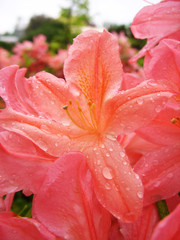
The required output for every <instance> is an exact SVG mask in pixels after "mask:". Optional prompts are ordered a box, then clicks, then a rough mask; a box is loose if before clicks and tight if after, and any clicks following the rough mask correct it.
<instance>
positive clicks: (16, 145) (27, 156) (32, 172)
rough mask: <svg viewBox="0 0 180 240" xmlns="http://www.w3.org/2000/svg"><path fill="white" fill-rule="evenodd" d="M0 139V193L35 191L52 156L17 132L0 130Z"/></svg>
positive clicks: (52, 159) (49, 164) (50, 162)
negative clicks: (22, 190)
mask: <svg viewBox="0 0 180 240" xmlns="http://www.w3.org/2000/svg"><path fill="white" fill-rule="evenodd" d="M0 139H1V147H0V154H1V158H0V165H1V168H0V175H1V181H0V186H1V191H0V194H1V195H4V194H7V193H11V192H14V191H18V190H21V189H25V190H29V191H32V192H33V193H36V192H37V191H38V190H39V187H40V185H41V184H42V181H43V179H44V176H45V174H46V171H47V169H48V168H49V167H50V166H51V164H52V161H54V158H53V157H50V156H48V155H47V154H45V153H42V152H41V151H39V150H38V148H37V147H35V146H33V144H32V142H30V141H29V140H27V139H24V138H23V137H21V136H18V135H17V134H13V133H8V132H1V133H0ZM8 142H9V145H8V144H7V143H8Z"/></svg>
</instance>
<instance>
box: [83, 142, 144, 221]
mask: <svg viewBox="0 0 180 240" xmlns="http://www.w3.org/2000/svg"><path fill="white" fill-rule="evenodd" d="M84 152H85V153H87V156H88V158H87V161H88V166H89V168H90V170H91V173H92V176H93V180H94V189H95V193H96V195H97V198H98V200H99V201H100V203H101V204H102V205H103V206H104V207H105V208H106V209H108V210H109V211H110V212H111V213H112V214H113V215H114V216H115V217H117V218H120V219H121V220H122V221H125V222H132V221H135V220H137V219H138V217H139V216H140V214H141V210H142V203H143V186H142V183H141V180H140V179H139V176H138V175H137V174H135V173H134V171H133V169H132V168H131V166H130V164H129V161H128V158H127V156H126V154H125V152H124V150H123V149H122V147H121V146H120V144H119V143H118V142H117V141H112V140H109V139H105V140H104V141H102V142H99V143H97V144H96V145H94V147H89V148H87V149H85V150H84Z"/></svg>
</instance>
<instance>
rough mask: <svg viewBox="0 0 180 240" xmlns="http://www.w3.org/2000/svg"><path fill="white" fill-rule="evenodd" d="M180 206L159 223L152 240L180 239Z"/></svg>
mask: <svg viewBox="0 0 180 240" xmlns="http://www.w3.org/2000/svg"><path fill="white" fill-rule="evenodd" d="M179 219H180V205H178V206H177V208H176V209H175V210H174V211H173V212H172V213H171V214H170V215H168V216H167V217H165V218H164V219H163V220H162V221H160V222H159V224H158V225H157V227H156V228H155V230H154V233H153V235H152V238H151V240H159V239H163V240H172V239H173V240H178V239H179V237H180V221H179Z"/></svg>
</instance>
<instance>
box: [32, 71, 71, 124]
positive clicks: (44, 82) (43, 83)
mask: <svg viewBox="0 0 180 240" xmlns="http://www.w3.org/2000/svg"><path fill="white" fill-rule="evenodd" d="M28 91H29V95H30V99H31V102H32V104H33V106H34V107H35V109H36V110H37V111H38V112H39V113H40V115H42V116H44V117H46V118H50V119H53V120H56V121H60V122H63V121H64V122H66V121H67V122H69V120H70V119H69V118H68V115H67V114H66V112H65V110H64V109H63V106H64V105H66V104H68V101H69V100H72V94H71V93H70V91H69V89H68V86H67V83H66V82H65V81H64V79H60V78H57V77H55V76H53V75H52V74H50V73H47V72H40V73H37V74H36V75H35V76H34V77H30V78H29V79H28Z"/></svg>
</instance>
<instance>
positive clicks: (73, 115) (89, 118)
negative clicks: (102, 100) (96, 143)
mask: <svg viewBox="0 0 180 240" xmlns="http://www.w3.org/2000/svg"><path fill="white" fill-rule="evenodd" d="M87 107H88V114H87V115H86V114H85V113H84V112H83V110H82V108H81V107H80V105H79V101H78V100H76V106H73V104H72V101H71V100H69V104H68V105H65V106H63V109H64V110H65V111H66V113H67V115H68V117H69V118H70V119H71V121H72V122H73V123H74V124H75V125H76V126H78V127H79V128H81V129H84V130H88V131H97V121H96V117H95V104H94V103H92V102H91V101H89V102H88V103H87Z"/></svg>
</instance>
